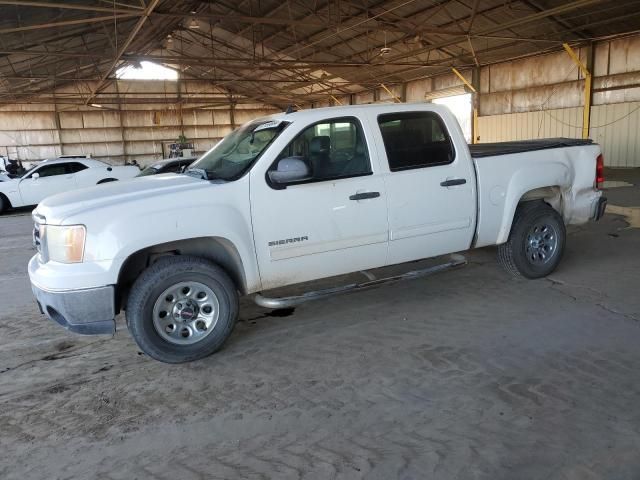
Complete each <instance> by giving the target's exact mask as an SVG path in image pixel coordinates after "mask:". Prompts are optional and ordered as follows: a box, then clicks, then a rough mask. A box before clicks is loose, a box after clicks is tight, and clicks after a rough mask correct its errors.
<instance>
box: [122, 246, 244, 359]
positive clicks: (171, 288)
mask: <svg viewBox="0 0 640 480" xmlns="http://www.w3.org/2000/svg"><path fill="white" fill-rule="evenodd" d="M186 289H190V290H191V293H189V294H187V293H186ZM202 295H204V297H202ZM238 302H239V299H238V291H237V289H236V287H235V285H234V283H233V281H232V280H231V279H230V278H229V275H227V273H226V272H225V271H224V270H222V269H221V268H220V267H218V266H217V265H215V264H214V263H212V262H210V261H208V260H205V259H202V258H198V257H190V256H180V255H178V256H171V257H164V258H161V259H159V260H158V261H157V262H156V263H154V264H153V265H152V266H150V267H149V268H147V269H146V270H145V271H144V272H142V274H141V275H140V276H139V277H138V279H137V280H136V281H135V283H134V284H133V287H132V288H131V291H130V292H129V298H128V301H127V308H126V317H127V326H128V327H129V331H130V332H131V335H132V336H133V338H134V340H135V341H136V343H137V344H138V346H139V347H140V349H141V350H142V351H143V352H144V353H146V354H147V355H149V356H150V357H152V358H154V359H156V360H159V361H161V362H165V363H184V362H191V361H194V360H199V359H201V358H204V357H207V356H209V355H211V354H212V353H214V352H216V351H217V350H219V349H220V348H221V347H222V345H223V344H224V342H225V340H226V339H227V338H228V337H229V335H230V334H231V331H232V330H233V327H234V326H235V323H236V320H237V318H238ZM185 332H187V333H188V335H185Z"/></svg>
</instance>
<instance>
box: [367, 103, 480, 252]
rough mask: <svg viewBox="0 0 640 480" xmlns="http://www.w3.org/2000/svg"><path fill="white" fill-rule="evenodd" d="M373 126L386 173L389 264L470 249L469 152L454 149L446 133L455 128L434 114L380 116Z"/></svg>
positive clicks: (472, 192)
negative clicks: (375, 126) (374, 126)
mask: <svg viewBox="0 0 640 480" xmlns="http://www.w3.org/2000/svg"><path fill="white" fill-rule="evenodd" d="M449 117H451V118H449ZM449 117H448V118H447V121H448V122H455V120H453V117H452V116H449ZM374 121H375V122H376V123H377V126H378V128H377V130H376V132H377V138H376V141H377V143H378V149H379V151H380V152H382V155H381V159H384V160H385V161H384V162H383V161H382V160H381V163H383V164H384V166H383V168H385V169H386V170H387V173H386V174H385V189H386V192H387V203H388V209H389V230H390V232H389V235H390V238H389V240H390V241H389V263H391V264H395V263H401V262H405V261H411V260H416V259H419V258H427V257H433V256H437V255H442V254H445V253H451V252H456V251H461V250H466V249H468V248H469V246H470V245H471V241H472V238H473V234H474V228H475V224H474V221H475V215H476V212H475V209H476V193H475V174H474V172H473V166H472V162H471V159H470V158H469V153H468V150H467V149H456V148H455V145H454V142H453V139H452V138H451V135H450V134H449V132H450V131H454V132H458V131H459V126H458V125H457V124H454V123H451V125H448V124H446V123H445V119H443V118H442V117H441V116H440V115H439V114H438V113H436V112H433V111H403V112H394V113H383V114H380V115H378V116H377V118H376V119H375V120H374ZM452 129H455V130H452ZM460 138H462V136H461V132H460Z"/></svg>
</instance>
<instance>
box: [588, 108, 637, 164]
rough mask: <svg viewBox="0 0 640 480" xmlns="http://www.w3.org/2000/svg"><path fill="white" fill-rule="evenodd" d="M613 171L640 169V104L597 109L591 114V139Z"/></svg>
mask: <svg viewBox="0 0 640 480" xmlns="http://www.w3.org/2000/svg"><path fill="white" fill-rule="evenodd" d="M589 136H590V137H591V138H593V139H594V140H595V141H596V142H598V143H599V144H600V145H601V146H602V151H603V153H604V158H605V163H606V165H608V166H610V167H640V102H625V103H613V104H609V105H598V106H595V107H594V108H593V109H592V110H591V129H590V135H589Z"/></svg>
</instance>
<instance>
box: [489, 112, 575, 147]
mask: <svg viewBox="0 0 640 480" xmlns="http://www.w3.org/2000/svg"><path fill="white" fill-rule="evenodd" d="M478 130H479V131H480V142H483V143H486V142H507V141H509V140H528V139H534V138H549V137H571V138H580V136H581V135H582V108H559V109H554V110H540V111H537V112H523V113H509V114H506V115H490V116H485V117H479V118H478Z"/></svg>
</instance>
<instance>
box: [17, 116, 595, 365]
mask: <svg viewBox="0 0 640 480" xmlns="http://www.w3.org/2000/svg"><path fill="white" fill-rule="evenodd" d="M602 168H603V167H602V155H601V152H600V147H599V146H598V145H596V144H593V143H591V141H588V140H587V141H585V140H571V139H552V140H541V141H531V142H509V143H503V144H486V145H474V146H472V147H471V148H470V147H469V146H467V144H466V142H465V141H464V137H463V134H462V131H461V129H460V127H459V125H458V124H457V122H456V120H455V118H454V117H453V115H452V114H451V113H450V112H449V111H448V110H447V109H446V108H444V107H441V106H437V105H432V104H389V105H366V106H349V107H334V108H328V109H317V110H308V111H300V112H294V113H282V114H277V115H273V116H270V117H266V118H261V119H257V120H254V121H252V122H249V123H247V124H246V125H244V126H242V127H240V128H238V129H237V130H235V131H234V132H232V133H231V134H229V135H228V136H227V137H226V138H224V139H223V140H222V141H221V142H220V143H219V144H217V145H216V146H215V147H214V148H213V149H211V150H210V151H209V152H207V153H206V154H205V155H204V156H203V157H201V158H200V159H199V160H198V161H197V162H196V163H194V164H193V165H192V166H191V167H190V168H189V170H188V171H187V172H186V173H185V174H181V175H180V174H165V175H155V176H150V177H143V178H139V179H135V180H132V181H129V182H125V183H113V184H109V185H105V186H101V187H99V188H91V189H84V190H81V191H77V192H70V193H66V194H62V195H57V196H54V197H50V198H47V199H46V200H45V201H44V202H42V203H41V204H40V205H39V206H38V207H37V209H36V210H35V211H34V214H33V217H34V219H35V222H36V225H35V230H34V242H35V244H36V246H37V248H38V253H37V254H36V255H35V256H34V257H33V258H32V259H31V261H30V263H29V276H30V278H31V283H32V287H33V292H34V294H35V297H36V299H37V301H38V304H39V306H40V308H41V310H42V312H43V313H45V314H46V315H47V316H48V317H49V318H51V319H52V320H55V321H56V322H58V323H59V324H61V325H63V326H64V327H66V328H68V329H69V330H72V331H75V332H79V333H85V334H92V333H112V332H114V329H115V321H114V318H115V316H116V314H117V313H118V312H119V311H120V310H121V309H125V310H126V319H127V325H128V327H129V330H130V332H131V334H132V336H133V337H134V339H135V341H136V342H137V343H138V345H139V347H140V348H141V349H142V350H143V351H144V352H145V353H147V354H148V355H150V356H151V357H153V358H155V359H157V360H161V361H164V362H172V363H178V362H185V361H191V360H195V359H198V358H202V357H204V356H206V355H209V354H211V353H213V352H215V351H216V350H218V349H219V348H220V347H221V346H222V344H223V342H224V341H225V339H226V338H227V337H228V336H229V334H230V333H231V330H232V329H233V326H234V323H235V321H236V318H237V316H238V299H239V296H240V295H250V294H255V299H256V301H257V302H258V303H259V304H260V305H263V306H267V307H272V308H277V307H284V306H290V305H294V304H296V303H299V302H301V301H303V300H307V299H310V298H320V297H322V296H324V295H326V294H329V293H335V292H337V291H345V290H349V289H356V288H363V287H368V286H371V285H373V284H377V283H380V282H381V281H382V280H370V281H367V282H365V283H363V284H357V285H349V286H346V287H344V286H343V287H339V288H330V289H328V290H324V291H316V292H309V293H307V294H306V295H301V296H297V297H286V298H270V297H269V296H267V295H268V291H269V290H272V289H275V288H277V287H283V286H287V285H292V284H298V283H301V282H307V281H311V280H316V279H321V278H327V277H332V276H337V275H342V274H345V273H349V272H359V271H367V270H369V269H375V268H377V267H383V266H387V265H395V264H399V263H403V262H410V261H414V260H416V259H422V258H428V257H435V256H440V255H444V254H448V253H452V252H460V251H463V250H467V249H470V248H475V247H483V246H486V245H499V247H498V253H499V255H498V257H499V260H500V262H501V263H502V264H503V265H504V266H505V267H506V268H507V270H508V271H510V272H511V273H513V274H516V275H522V276H525V277H527V278H537V277H542V276H544V275H547V274H549V273H550V272H552V271H553V270H554V269H555V268H556V266H557V265H558V262H559V261H560V258H561V256H562V252H563V250H564V247H565V241H566V234H565V225H566V224H580V223H585V222H587V221H588V220H590V219H596V220H597V219H598V218H600V216H602V214H603V212H604V208H605V206H606V199H605V198H604V197H602V194H601V192H600V191H599V190H598V183H599V182H601V181H602V180H603V179H602ZM452 258H453V260H451V261H449V262H447V263H445V264H443V265H440V266H439V267H435V268H432V269H427V271H425V272H410V273H409V274H408V276H409V277H415V276H417V275H419V274H422V273H430V272H433V271H436V270H439V269H441V268H442V267H447V266H453V265H457V264H459V263H460V262H461V260H460V259H459V256H457V257H455V256H454V257H452ZM397 279H398V277H393V280H397Z"/></svg>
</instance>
